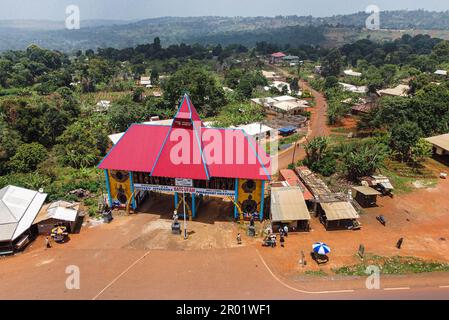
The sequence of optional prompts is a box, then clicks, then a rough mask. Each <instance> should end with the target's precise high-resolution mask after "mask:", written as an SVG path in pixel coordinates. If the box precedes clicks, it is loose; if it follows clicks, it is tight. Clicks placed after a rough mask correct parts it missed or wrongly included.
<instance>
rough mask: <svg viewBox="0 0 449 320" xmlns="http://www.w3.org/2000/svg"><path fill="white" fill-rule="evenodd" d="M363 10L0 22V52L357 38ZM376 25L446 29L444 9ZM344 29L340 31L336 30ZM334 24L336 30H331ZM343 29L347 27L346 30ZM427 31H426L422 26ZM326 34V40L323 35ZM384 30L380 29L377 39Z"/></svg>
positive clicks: (386, 15) (402, 14)
mask: <svg viewBox="0 0 449 320" xmlns="http://www.w3.org/2000/svg"><path fill="white" fill-rule="evenodd" d="M367 17H368V15H367V14H366V13H364V12H359V13H354V14H349V15H337V16H332V17H326V18H315V17H312V16H303V17H299V16H278V17H187V18H182V17H163V18H155V19H146V20H141V21H115V20H90V21H82V22H81V29H80V30H66V29H64V22H55V21H32V20H31V21H28V20H10V21H0V51H5V50H10V49H13V50H17V49H24V48H26V47H27V46H28V45H29V44H31V43H35V44H37V45H40V46H43V47H46V48H50V49H57V50H62V51H68V52H71V51H74V50H78V49H82V50H85V49H95V48H99V47H115V48H124V47H131V46H135V45H138V44H142V43H148V42H152V41H153V39H154V38H155V37H160V38H161V40H162V43H163V45H165V46H167V45H170V44H177V43H181V42H184V43H190V44H193V43H201V44H208V43H211V44H215V43H222V44H224V45H226V44H230V43H240V44H244V45H253V44H254V43H255V42H257V41H267V42H268V41H269V42H273V43H277V44H287V43H289V44H290V45H292V46H295V45H298V44H315V45H326V44H330V43H335V41H334V40H335V38H336V39H338V40H337V42H345V41H348V40H351V39H354V38H356V37H357V35H356V33H359V32H360V31H361V29H362V28H363V27H364V26H365V20H366V18H367ZM381 27H382V28H383V29H393V32H391V33H392V35H393V36H392V37H397V36H398V32H399V31H398V32H394V30H409V31H410V32H414V31H413V30H439V31H440V32H439V33H438V34H443V35H445V33H446V31H448V32H447V34H449V12H428V11H423V10H417V11H387V12H382V13H381ZM339 28H340V29H344V36H341V37H340V35H339V31H338V30H339ZM335 29H336V30H335ZM348 30H349V31H348ZM426 32H427V31H426ZM385 34H387V35H386V36H385ZM329 37H330V38H331V39H329ZM385 37H387V38H388V33H385V32H384V33H383V34H382V39H384V38H385Z"/></svg>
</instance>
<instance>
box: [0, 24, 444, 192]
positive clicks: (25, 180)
mask: <svg viewBox="0 0 449 320" xmlns="http://www.w3.org/2000/svg"><path fill="white" fill-rule="evenodd" d="M293 20H294V18H293ZM191 23H193V24H194V22H193V21H191ZM289 23H290V22H289ZM282 28H284V29H280V30H282V31H285V33H284V35H280V34H278V33H277V32H272V33H270V34H271V36H272V37H275V38H279V39H281V40H279V39H278V40H279V41H273V39H270V38H268V41H267V40H264V39H265V38H264V37H261V38H257V39H258V40H260V41H257V42H255V43H254V44H253V45H251V46H244V45H242V44H230V42H228V41H223V43H222V44H221V43H214V41H212V40H211V41H210V42H209V43H212V44H207V45H200V44H194V45H188V44H182V43H181V44H176V45H173V44H172V45H169V46H167V47H163V45H162V43H161V39H160V38H158V37H156V38H155V39H154V40H153V42H151V43H148V44H140V45H137V46H135V47H127V48H123V49H117V48H111V47H104V48H100V49H97V50H96V51H94V50H92V49H88V50H85V51H81V50H79V51H76V52H74V54H72V55H69V54H66V53H63V52H60V51H51V50H47V49H43V48H40V47H38V46H36V45H31V46H29V47H28V48H27V49H26V50H23V51H7V52H4V53H3V54H1V55H0V132H1V135H0V176H1V179H0V187H1V186H3V185H4V184H7V183H12V182H14V183H16V184H18V185H24V186H29V185H33V186H37V187H41V186H42V187H44V188H45V189H46V191H47V192H50V193H51V197H56V196H61V197H69V196H70V195H69V193H68V192H69V191H70V190H69V189H70V188H80V187H83V186H84V187H86V188H87V189H88V190H90V191H92V192H94V193H95V192H98V191H99V190H98V187H99V185H101V183H100V182H99V181H101V178H99V177H100V176H99V174H98V172H97V171H96V170H95V169H90V168H93V167H94V166H95V165H96V164H98V162H99V160H100V159H101V158H102V157H103V156H104V155H105V153H106V151H107V149H108V146H109V141H108V139H107V135H108V134H111V133H118V132H123V131H125V130H127V128H129V126H130V125H131V124H133V123H139V122H143V121H148V120H149V119H150V117H152V116H159V117H160V118H162V119H166V118H170V117H172V116H173V115H174V113H175V111H176V107H177V105H178V103H179V102H180V98H181V97H182V95H183V94H184V93H189V94H190V96H191V98H192V101H193V102H194V104H195V106H196V107H197V109H198V111H199V112H200V114H201V116H202V117H203V118H204V119H205V120H208V121H213V122H214V125H215V126H219V127H228V126H233V125H234V126H235V125H241V124H247V123H250V122H254V121H261V120H263V119H264V114H263V112H262V110H261V109H260V107H257V106H253V105H251V104H249V99H250V98H253V97H265V96H268V95H276V94H285V93H286V89H285V88H284V89H283V90H280V91H279V90H277V89H271V91H269V92H265V90H264V87H265V86H267V85H268V81H267V79H265V78H264V77H263V76H262V73H261V70H262V68H264V67H265V66H264V61H263V59H262V57H264V56H265V55H267V54H271V53H272V52H275V51H280V50H282V51H284V52H285V53H287V54H291V55H297V56H299V58H300V59H302V60H305V62H304V64H301V65H300V66H298V67H294V68H292V70H293V72H294V75H292V77H291V78H288V79H287V82H288V83H290V84H291V88H292V89H294V90H295V89H298V78H300V77H301V78H303V79H305V80H307V81H310V83H311V84H312V86H313V87H315V88H316V89H317V90H320V91H323V92H324V94H325V96H326V98H327V100H328V103H329V110H328V120H329V124H338V123H339V121H340V120H341V119H342V118H343V117H344V116H346V115H347V114H348V113H349V112H350V108H351V105H352V104H354V103H358V101H359V99H360V98H361V97H364V98H367V97H365V95H362V94H357V93H351V92H347V91H344V90H343V88H342V87H341V86H340V84H339V82H347V83H350V84H354V85H358V86H367V88H368V95H371V96H369V97H368V98H370V99H373V100H374V102H373V103H374V104H375V108H373V110H372V111H371V112H370V113H369V114H367V115H365V116H362V117H361V119H360V122H359V124H358V133H357V134H360V136H358V137H356V138H355V139H353V140H352V141H351V142H350V143H348V142H347V141H340V142H339V143H334V142H335V141H331V140H328V139H324V138H316V139H313V140H311V141H309V142H308V143H307V145H306V148H305V149H306V153H307V157H306V159H305V161H304V164H306V165H308V166H310V167H311V168H312V170H314V171H317V172H319V173H321V174H323V175H325V176H330V175H333V174H334V173H336V172H337V173H342V174H344V175H345V176H346V177H347V178H348V179H349V180H357V179H358V178H359V177H361V176H364V175H369V174H372V173H374V172H375V171H376V170H378V169H380V168H382V166H383V165H384V162H385V160H386V159H395V160H398V161H401V162H404V163H407V164H410V165H412V166H414V167H416V168H417V167H419V166H420V163H421V162H422V161H423V160H424V159H425V158H426V157H428V156H429V155H430V152H431V150H430V147H429V145H428V144H427V143H425V142H424V140H423V138H424V137H426V136H429V135H433V134H438V133H445V132H448V131H449V108H448V104H447V101H449V81H448V80H447V79H446V78H445V77H439V76H437V75H434V74H433V72H434V70H435V69H436V68H441V69H449V42H447V41H444V40H441V39H434V38H431V37H429V36H426V35H419V36H416V37H411V36H407V35H404V36H403V37H402V38H400V39H397V40H394V41H389V42H381V43H379V42H375V41H371V40H369V39H363V40H360V41H357V42H354V43H352V44H348V45H345V46H343V47H341V48H328V49H324V48H322V47H320V46H316V45H314V41H315V40H313V39H308V40H307V39H305V38H304V37H303V38H301V37H300V38H298V39H300V40H298V41H294V40H292V39H290V38H289V37H291V36H292V35H295V32H296V31H297V30H299V29H300V28H296V27H294V26H291V25H289V24H288V23H287V24H286V25H283V26H282ZM304 28H309V27H304ZM287 29H288V30H289V32H290V31H291V32H292V33H289V32H286V30H287ZM295 30H296V31H295ZM304 30H305V29H304ZM304 30H303V31H304ZM308 31H309V33H310V34H313V36H314V37H316V38H317V39H318V38H319V37H321V33H320V32H321V31H322V29H321V28H320V27H317V28H315V29H308ZM312 31H313V32H312ZM264 32H268V31H264ZM268 33H269V32H268ZM208 36H209V37H212V36H215V35H208ZM241 36H242V37H244V36H245V32H242V33H241ZM245 37H246V36H245ZM295 37H296V35H295ZM233 39H234V40H236V43H241V42H242V41H240V40H241V39H240V40H239V38H238V37H235V38H233ZM286 39H287V41H286V42H285V43H283V41H284V40H286ZM319 41H321V40H319ZM314 65H321V66H322V74H321V75H315V76H314V78H313V79H310V75H311V70H313V67H314ZM345 68H352V69H354V70H356V71H359V72H360V73H362V76H361V77H348V76H343V75H342V71H343V70H344V69H345ZM141 76H148V77H150V78H151V81H152V84H153V86H154V88H147V87H143V86H139V85H138V84H137V83H138V80H139V79H140V77H141ZM400 83H408V84H409V85H410V91H409V92H408V94H409V96H407V97H394V98H392V97H382V98H377V97H376V98H373V97H374V96H373V94H375V93H376V91H377V90H379V89H382V88H387V87H391V86H395V85H398V84H400ZM225 87H226V88H225ZM159 91H161V92H162V95H159V94H157V95H156V94H155V93H156V92H159ZM305 94H307V95H309V96H310V93H305ZM104 99H106V100H110V101H111V105H110V107H109V108H108V109H107V110H98V109H97V107H96V104H97V102H98V101H100V100H104ZM348 101H349V103H348ZM296 138H297V137H296V136H294V137H292V138H290V139H284V140H282V141H281V145H282V144H284V145H285V144H289V143H292V142H294V141H295V139H296ZM76 170H81V171H83V172H84V174H85V175H86V177H87V178H86V179H84V181H83V179H78V178H74V181H76V183H71V182H70V183H68V184H66V183H67V182H68V181H71V180H70V179H68V178H67V176H71V175H73V174H74V172H76ZM66 172H67V174H66ZM69 186H70V188H69Z"/></svg>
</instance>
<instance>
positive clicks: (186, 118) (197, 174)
mask: <svg viewBox="0 0 449 320" xmlns="http://www.w3.org/2000/svg"><path fill="white" fill-rule="evenodd" d="M202 125H203V123H202V121H201V118H200V116H199V114H198V112H197V111H196V109H195V107H194V106H193V104H192V103H191V101H190V98H189V96H188V95H187V94H185V95H184V97H183V99H182V101H181V104H180V106H179V109H178V112H177V113H176V116H175V118H174V121H173V124H172V126H171V128H170V130H169V131H168V133H167V136H166V138H165V141H164V143H163V144H162V146H161V149H160V150H159V154H158V156H157V159H156V161H155V163H154V166H153V169H152V170H151V175H152V176H159V177H161V176H162V177H178V178H192V179H200V180H209V178H210V177H209V172H208V169H207V165H206V162H205V159H204V156H203V146H202V142H201V127H202ZM181 158H182V159H181ZM177 172H178V173H177ZM179 172H183V173H182V174H179ZM181 175H183V176H181Z"/></svg>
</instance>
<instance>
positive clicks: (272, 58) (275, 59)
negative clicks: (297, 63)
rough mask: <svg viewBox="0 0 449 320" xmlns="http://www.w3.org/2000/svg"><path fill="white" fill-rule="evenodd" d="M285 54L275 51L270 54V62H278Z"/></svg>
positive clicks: (280, 61)
mask: <svg viewBox="0 0 449 320" xmlns="http://www.w3.org/2000/svg"><path fill="white" fill-rule="evenodd" d="M286 56H287V55H286V54H285V53H283V52H276V53H273V54H272V55H270V64H280V63H282V61H283V59H284V58H285V57H286Z"/></svg>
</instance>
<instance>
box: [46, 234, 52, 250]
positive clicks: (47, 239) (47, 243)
mask: <svg viewBox="0 0 449 320" xmlns="http://www.w3.org/2000/svg"><path fill="white" fill-rule="evenodd" d="M45 246H46V247H47V249H50V248H51V242H50V239H49V238H48V237H46V238H45Z"/></svg>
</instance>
